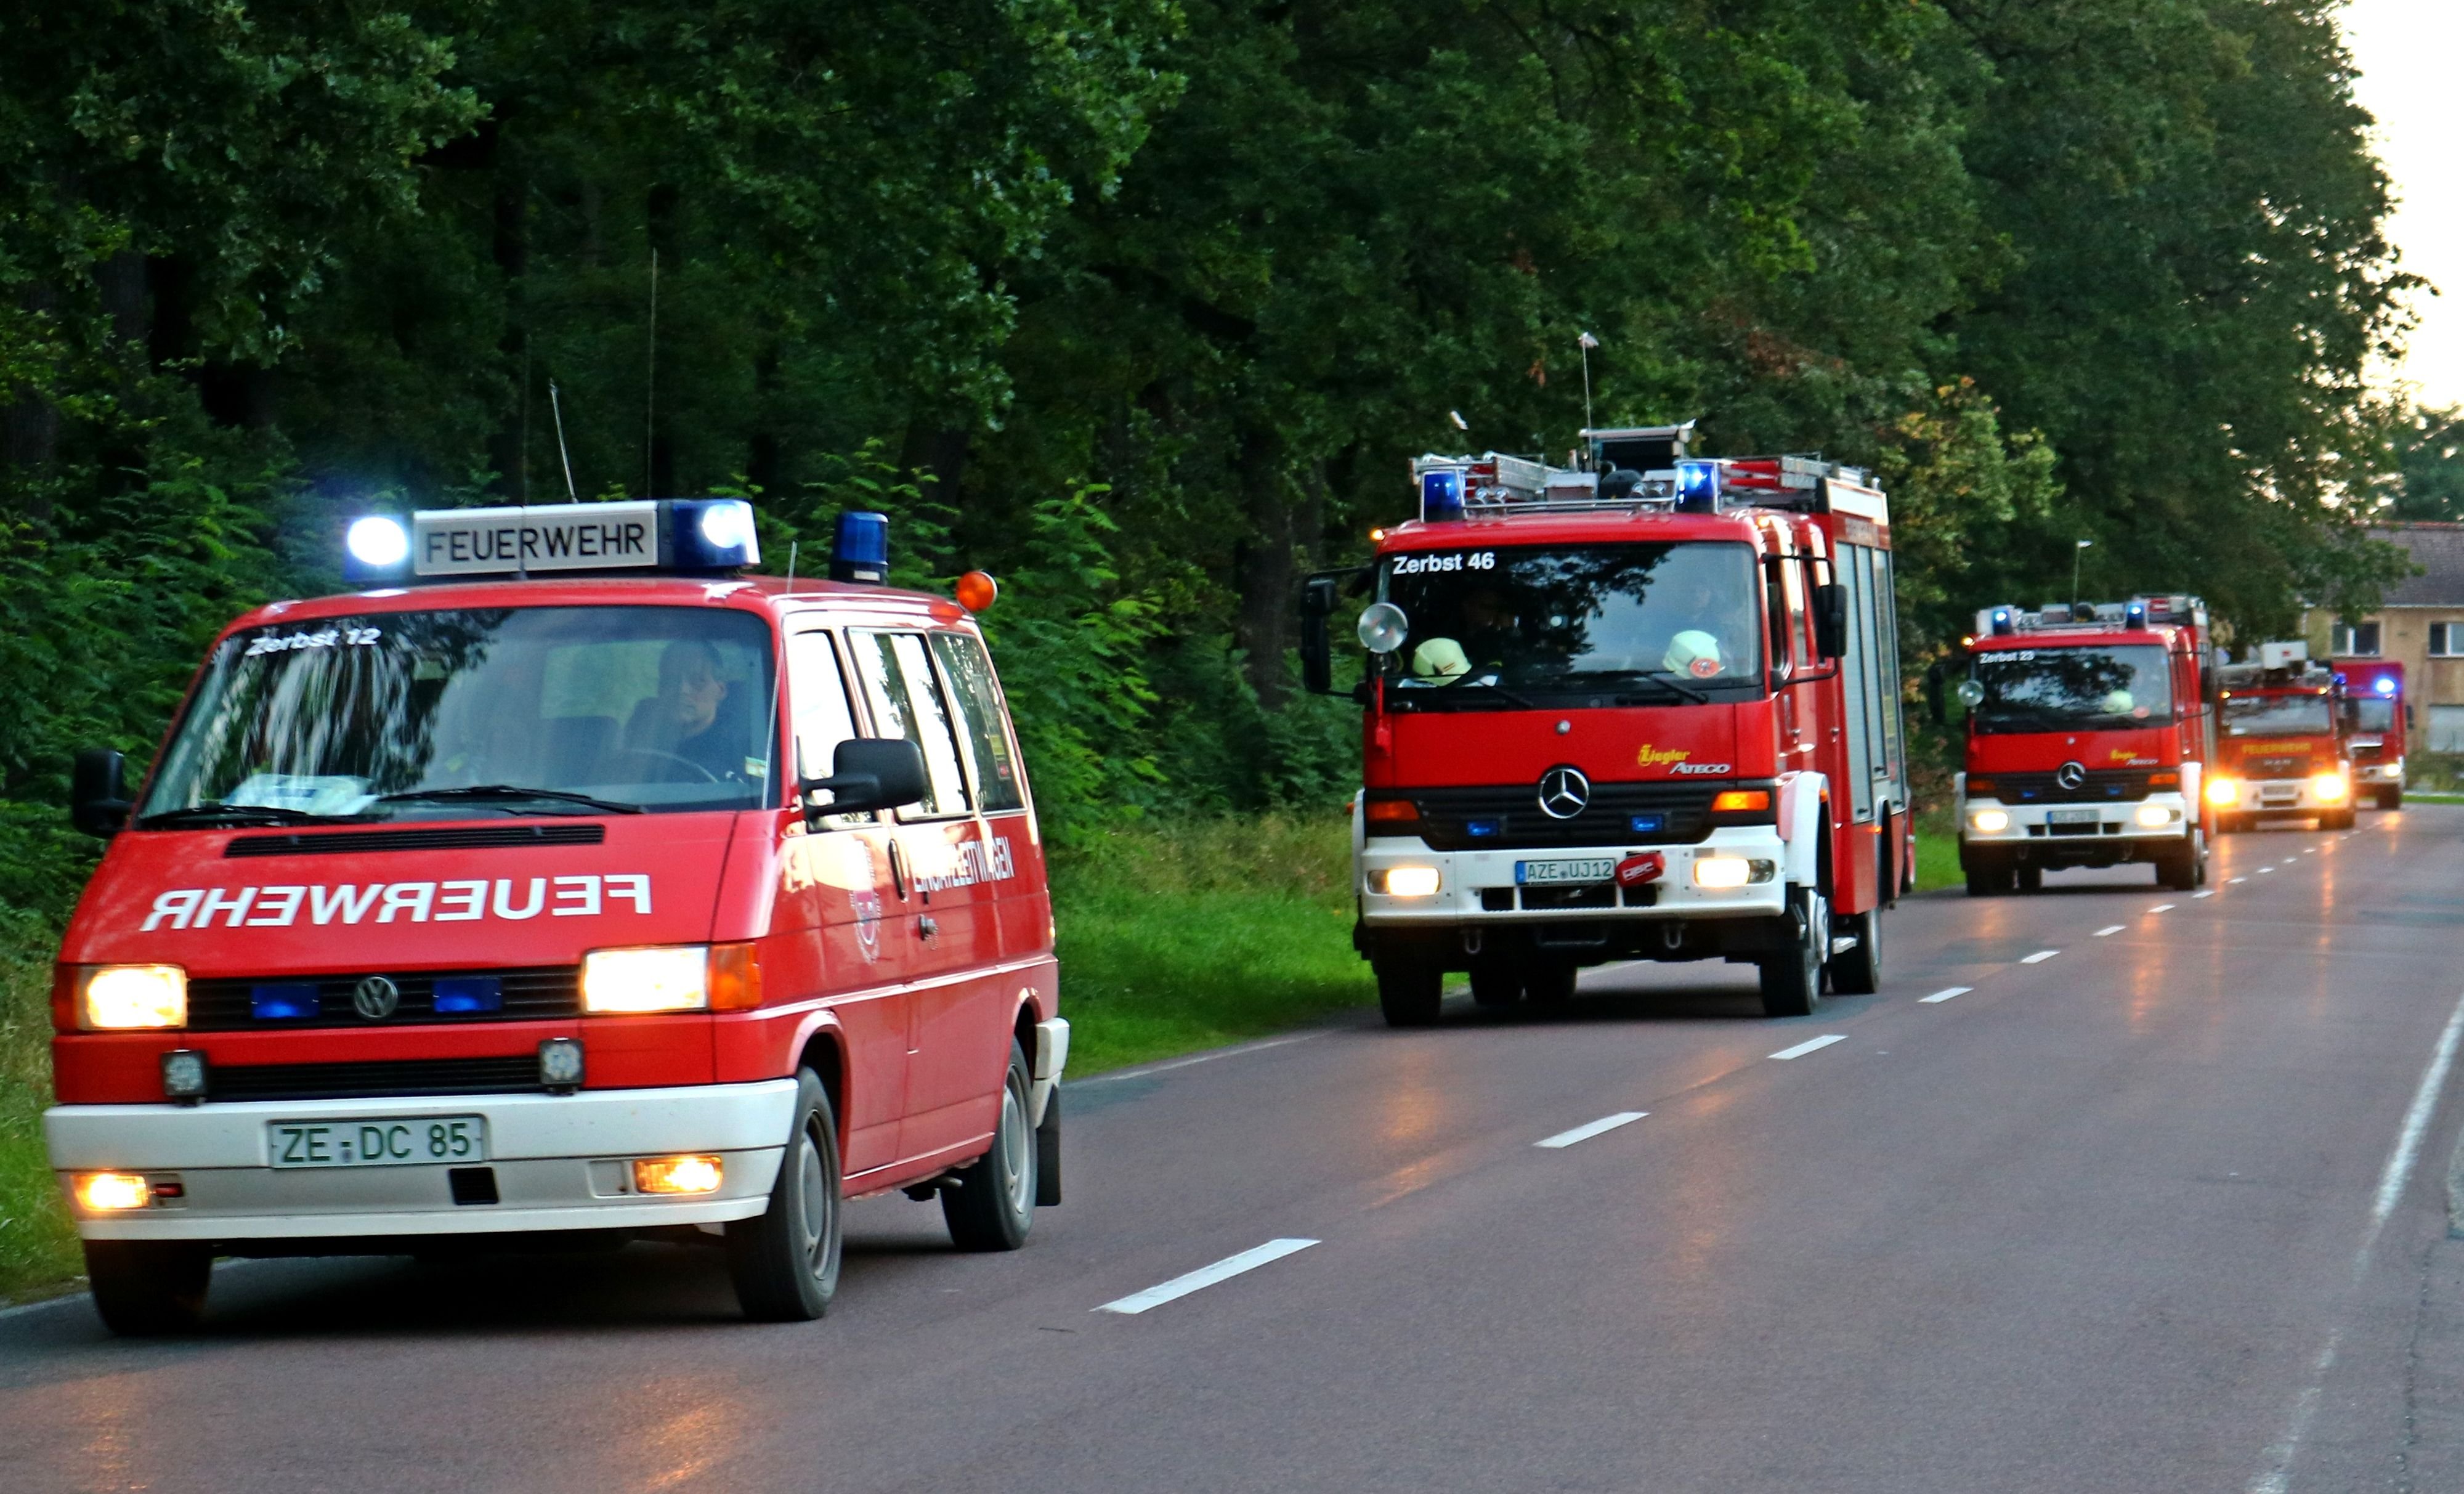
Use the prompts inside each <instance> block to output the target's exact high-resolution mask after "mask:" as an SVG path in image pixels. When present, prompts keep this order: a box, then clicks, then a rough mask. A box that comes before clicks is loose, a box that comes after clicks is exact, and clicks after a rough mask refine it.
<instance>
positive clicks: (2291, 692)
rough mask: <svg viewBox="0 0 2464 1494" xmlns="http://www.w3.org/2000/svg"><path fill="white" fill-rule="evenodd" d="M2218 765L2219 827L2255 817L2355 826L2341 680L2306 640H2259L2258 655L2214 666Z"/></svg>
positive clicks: (2248, 823)
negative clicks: (2313, 660) (2316, 656)
mask: <svg viewBox="0 0 2464 1494" xmlns="http://www.w3.org/2000/svg"><path fill="white" fill-rule="evenodd" d="M2218 675H2219V678H2220V682H2221V684H2222V685H2223V689H2222V690H2221V691H2220V692H2218V698H2217V712H2218V715H2219V717H2220V720H2219V724H2218V730H2217V734H2216V736H2217V740H2216V771H2215V776H2214V778H2213V780H2211V782H2210V783H2209V785H2208V802H2209V803H2210V804H2211V805H2212V806H2214V808H2215V811H2216V823H2217V826H2218V828H2220V829H2226V830H2247V829H2250V828H2252V827H2253V826H2255V825H2256V824H2258V823H2259V822H2260V821H2261V820H2272V819H2295V818H2299V819H2312V820H2316V821H2317V822H2318V824H2319V828H2321V829H2322V830H2347V829H2350V828H2352V824H2353V763H2352V758H2350V756H2348V754H2347V751H2346V747H2345V738H2346V736H2347V733H2348V731H2349V729H2350V722H2349V720H2348V719H2347V717H2346V714H2345V711H2344V705H2345V699H2344V686H2343V680H2342V679H2341V678H2340V677H2339V676H2338V675H2336V674H2335V673H2334V672H2333V671H2331V670H2326V669H2323V668H2321V667H2320V666H2318V665H2316V664H2313V663H2311V662H2310V649H2309V646H2308V645H2306V644H2301V643H2263V644H2260V645H2259V646H2258V658H2257V659H2255V660H2253V661H2246V662H2244V663H2241V664H2229V665H2226V666H2225V667H2224V668H2223V669H2222V670H2219V671H2218Z"/></svg>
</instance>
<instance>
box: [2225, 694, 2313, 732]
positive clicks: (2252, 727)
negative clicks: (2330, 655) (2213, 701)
mask: <svg viewBox="0 0 2464 1494" xmlns="http://www.w3.org/2000/svg"><path fill="white" fill-rule="evenodd" d="M2224 707H2225V709H2224V719H2225V735H2227V736H2326V735H2327V734H2328V733H2329V732H2332V731H2334V730H2335V729H2336V725H2335V722H2334V721H2333V720H2331V719H2330V718H2329V715H2328V712H2327V697H2326V696H2324V695H2227V696H2226V697H2225V702H2224Z"/></svg>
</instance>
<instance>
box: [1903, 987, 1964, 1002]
mask: <svg viewBox="0 0 2464 1494" xmlns="http://www.w3.org/2000/svg"><path fill="white" fill-rule="evenodd" d="M1975 989H1976V988H1975V987H1974V986H1972V985H1955V986H1947V987H1945V988H1944V989H1942V990H1940V991H1936V992H1935V993H1934V994H1933V995H1931V996H1921V997H1918V998H1917V1000H1918V1001H1920V1002H1927V1001H1947V1000H1950V999H1951V998H1952V997H1954V996H1966V995H1967V994H1968V993H1969V992H1970V991H1973V990H1975Z"/></svg>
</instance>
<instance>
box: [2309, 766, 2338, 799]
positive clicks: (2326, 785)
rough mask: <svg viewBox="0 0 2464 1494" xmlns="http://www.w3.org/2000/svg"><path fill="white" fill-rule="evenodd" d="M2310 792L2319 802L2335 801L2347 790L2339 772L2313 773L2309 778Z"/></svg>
mask: <svg viewBox="0 0 2464 1494" xmlns="http://www.w3.org/2000/svg"><path fill="white" fill-rule="evenodd" d="M2310 792H2311V793H2313V794H2315V795H2317V796H2318V798H2319V802H2321V803H2327V804H2332V803H2337V802H2341V801H2342V800H2343V797H2344V795H2345V793H2346V792H2347V785H2346V784H2345V782H2344V776H2343V774H2341V773H2320V774H2314V775H2312V777H2311V779H2310Z"/></svg>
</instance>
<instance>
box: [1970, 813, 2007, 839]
mask: <svg viewBox="0 0 2464 1494" xmlns="http://www.w3.org/2000/svg"><path fill="white" fill-rule="evenodd" d="M1968 823H1969V826H1970V827H1972V828H1973V829H1975V830H1976V831H1977V833H1979V834H1981V835H1998V834H2000V833H2001V832H2002V831H2004V830H2007V829H2009V828H2011V816H2010V813H2009V811H2007V810H2002V809H1971V810H1969V812H1968Z"/></svg>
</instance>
